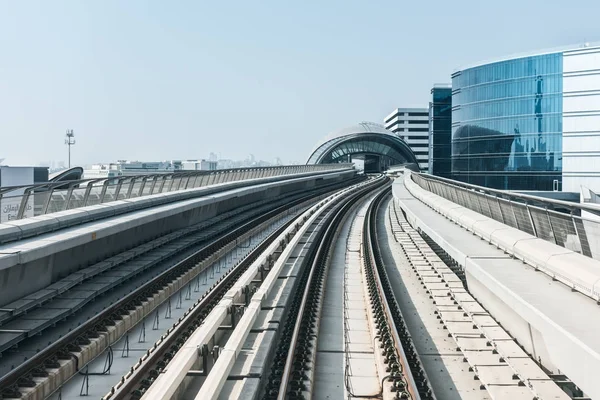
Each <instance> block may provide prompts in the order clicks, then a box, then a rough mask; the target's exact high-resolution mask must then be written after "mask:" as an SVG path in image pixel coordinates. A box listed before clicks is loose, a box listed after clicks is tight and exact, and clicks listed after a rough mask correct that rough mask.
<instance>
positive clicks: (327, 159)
mask: <svg viewBox="0 0 600 400" xmlns="http://www.w3.org/2000/svg"><path fill="white" fill-rule="evenodd" d="M359 154H360V155H375V156H381V157H385V158H388V159H389V161H390V163H388V164H389V165H393V164H406V163H415V164H416V163H417V158H416V157H415V155H414V153H413V152H412V150H411V148H410V147H409V145H408V144H406V142H405V141H404V140H402V139H401V138H400V137H398V136H397V135H395V134H394V133H393V132H390V131H388V130H387V129H385V128H384V127H383V126H381V125H379V124H375V123H373V122H361V123H359V124H356V125H352V126H349V127H347V128H344V129H341V130H339V131H337V132H334V133H332V134H330V135H328V136H326V137H325V138H324V139H322V140H321V141H320V142H319V144H318V145H317V146H316V147H315V148H314V150H313V151H312V153H311V155H310V157H309V158H308V161H307V162H306V163H307V164H328V163H336V162H347V161H348V156H351V155H359Z"/></svg>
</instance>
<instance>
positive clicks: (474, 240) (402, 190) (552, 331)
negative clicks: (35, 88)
mask: <svg viewBox="0 0 600 400" xmlns="http://www.w3.org/2000/svg"><path fill="white" fill-rule="evenodd" d="M409 179H410V177H409V176H408V175H406V176H404V177H402V178H400V179H398V180H397V181H396V182H395V183H394V197H395V199H396V201H397V202H398V205H399V206H400V207H401V208H402V210H403V211H404V212H405V213H406V217H407V220H408V222H410V224H411V226H412V227H413V228H415V229H418V230H419V231H422V232H424V233H425V234H427V235H428V236H429V237H431V238H432V239H433V240H434V241H435V242H436V243H437V244H438V245H439V246H441V247H442V248H443V249H444V250H445V251H446V252H447V253H448V254H449V255H450V256H451V257H452V258H453V259H455V260H456V261H457V262H458V263H459V264H460V265H461V266H462V267H463V268H464V269H465V272H466V276H467V283H468V286H469V290H470V292H471V293H472V294H473V296H474V297H475V298H476V299H477V300H478V301H479V302H480V303H481V304H482V305H483V306H484V307H485V308H486V309H487V310H488V311H489V312H490V314H491V315H492V316H493V317H494V318H495V319H496V320H497V321H498V322H499V323H500V324H502V326H503V327H504V328H505V329H506V330H507V331H508V332H509V333H510V335H511V336H512V337H514V338H515V339H516V340H517V341H518V343H519V344H520V345H521V346H522V347H523V348H524V349H525V350H526V351H527V352H528V353H529V354H531V355H532V356H533V357H534V358H535V359H536V361H538V362H540V363H541V364H542V365H543V366H544V367H545V368H547V369H548V370H549V371H552V372H553V373H559V372H560V373H564V374H566V376H567V377H568V378H569V379H571V380H572V381H573V382H574V383H575V384H576V385H578V386H579V387H580V388H581V389H582V390H583V391H584V392H585V393H586V394H587V395H589V396H591V397H592V398H596V397H598V398H600V385H599V384H598V379H597V374H598V371H600V337H599V336H598V335H597V332H599V331H600V309H599V308H598V306H597V305H596V302H595V301H594V300H592V299H591V298H589V297H586V296H584V295H583V294H580V293H577V292H573V290H572V288H571V287H567V286H566V285H565V284H563V283H561V282H558V281H556V280H553V279H552V278H551V277H550V276H548V275H546V274H544V273H541V272H537V271H536V269H535V268H534V267H531V266H529V265H527V264H525V263H523V262H522V261H520V260H517V259H515V258H513V257H511V255H510V254H506V253H505V251H503V250H500V249H498V247H497V245H491V244H489V243H487V242H486V241H484V240H482V238H480V237H478V236H475V235H474V233H473V232H470V231H469V230H467V229H465V228H463V227H462V226H461V225H458V224H457V223H456V222H453V221H451V220H449V219H447V218H446V217H445V216H444V215H448V212H447V211H446V212H444V214H443V215H441V214H440V213H437V212H435V211H434V210H432V209H431V208H430V207H444V205H445V204H446V203H445V202H447V200H445V199H442V198H440V197H439V196H437V195H434V194H433V193H430V192H427V191H425V190H424V189H422V188H420V187H419V186H417V185H416V184H414V183H413V182H411V181H410V180H409ZM408 188H410V191H409V190H407V189H408ZM413 193H415V194H416V195H417V197H419V198H420V199H421V200H418V199H417V198H415V197H414V196H413ZM450 204H453V205H452V207H453V208H458V207H460V206H458V205H456V204H454V203H450ZM477 218H478V219H480V220H483V219H484V218H485V217H484V216H481V215H480V216H478V217H477ZM494 223H496V224H497V222H496V221H494ZM545 248H546V247H541V248H538V250H539V251H544V249H545ZM505 250H506V249H505ZM562 250H564V249H562ZM550 256H551V254H549V255H548V257H550ZM592 261H593V260H592ZM532 288H535V289H534V290H532ZM593 316H597V317H596V318H594V317H593Z"/></svg>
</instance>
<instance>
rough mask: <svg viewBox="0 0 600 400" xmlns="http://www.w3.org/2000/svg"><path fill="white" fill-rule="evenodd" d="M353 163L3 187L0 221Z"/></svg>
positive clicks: (318, 170) (0, 197) (340, 166)
mask: <svg viewBox="0 0 600 400" xmlns="http://www.w3.org/2000/svg"><path fill="white" fill-rule="evenodd" d="M351 167H352V164H312V165H284V166H277V167H256V168H236V169H224V170H215V171H182V172H172V173H164V174H149V175H136V176H122V177H110V178H96V179H82V180H76V181H64V182H48V183H40V184H35V185H24V186H11V187H4V188H0V223H5V222H9V221H13V220H20V219H24V218H29V217H34V216H38V215H45V214H50V213H54V212H59V211H65V210H72V209H75V208H79V207H86V206H93V205H97V204H105V203H110V202H112V201H117V200H126V199H133V198H136V197H143V196H149V195H154V194H159V193H168V192H174V191H178V190H185V189H193V188H200V187H204V186H210V185H215V184H220V183H226V182H234V181H241V180H246V179H257V178H267V177H274V176H282V175H295V174H302V173H309V172H326V171H333V170H339V169H347V168H351Z"/></svg>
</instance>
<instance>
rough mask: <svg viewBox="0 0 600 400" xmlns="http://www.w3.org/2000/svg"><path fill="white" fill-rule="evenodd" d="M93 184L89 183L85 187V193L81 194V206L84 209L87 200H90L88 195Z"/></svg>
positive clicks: (92, 182)
mask: <svg viewBox="0 0 600 400" xmlns="http://www.w3.org/2000/svg"><path fill="white" fill-rule="evenodd" d="M94 182H95V181H90V182H88V184H87V185H86V186H85V193H84V194H83V206H84V207H85V206H87V205H88V200H89V198H90V193H92V187H93V186H94Z"/></svg>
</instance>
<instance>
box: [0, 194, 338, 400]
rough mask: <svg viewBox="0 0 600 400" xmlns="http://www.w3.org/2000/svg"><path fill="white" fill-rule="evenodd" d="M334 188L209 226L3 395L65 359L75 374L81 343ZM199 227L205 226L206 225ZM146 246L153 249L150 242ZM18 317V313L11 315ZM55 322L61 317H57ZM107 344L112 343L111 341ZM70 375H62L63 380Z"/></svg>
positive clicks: (3, 380)
mask: <svg viewBox="0 0 600 400" xmlns="http://www.w3.org/2000/svg"><path fill="white" fill-rule="evenodd" d="M332 190H337V189H335V188H332V187H327V188H321V189H319V190H317V191H314V192H312V193H310V194H308V195H306V194H300V193H296V194H295V195H293V196H287V197H286V198H284V199H281V200H280V201H279V202H274V203H271V204H266V205H265V204H262V205H261V204H259V207H256V206H254V209H253V208H252V207H249V208H248V210H247V211H245V212H241V213H239V212H238V213H233V215H232V217H233V218H230V219H231V221H230V223H227V224H221V225H222V226H221V229H214V230H212V231H210V233H211V234H212V236H213V238H210V236H206V235H205V236H203V239H202V240H199V241H196V242H194V244H195V245H196V249H195V250H194V251H193V252H191V255H189V256H187V257H185V258H184V259H183V260H181V261H179V262H177V263H175V264H174V265H172V266H171V267H169V268H167V269H166V270H164V271H163V272H161V273H159V274H157V275H156V276H153V277H152V278H151V279H149V280H148V281H146V282H144V283H143V284H141V285H139V283H138V286H134V287H132V289H131V291H130V293H129V294H127V295H126V296H124V297H123V298H121V299H119V300H118V301H116V302H115V303H113V304H111V305H110V306H109V307H107V308H106V309H105V310H103V311H102V312H100V313H98V314H97V315H96V316H94V317H92V318H90V319H89V320H88V321H87V322H86V323H84V324H82V325H80V326H79V327H77V328H75V329H73V330H70V331H69V332H68V333H66V334H65V335H64V336H62V337H61V338H60V339H59V340H56V341H54V342H52V343H49V345H48V346H46V347H45V348H43V349H40V350H38V351H37V353H36V354H35V355H34V356H33V357H30V358H27V357H25V361H24V362H22V363H20V364H19V365H18V366H16V367H15V368H13V369H12V370H11V371H10V372H9V373H7V374H5V375H4V376H2V377H0V390H1V392H0V393H1V394H2V397H3V398H18V397H21V395H22V394H21V391H22V389H21V388H28V390H31V389H32V388H34V387H35V386H36V385H37V382H38V381H39V379H40V378H42V379H43V378H46V377H48V370H49V369H50V370H52V369H56V368H60V367H61V366H62V364H63V362H62V361H61V360H73V361H74V369H73V370H72V371H71V372H70V375H72V374H74V373H77V371H79V370H80V369H81V367H82V366H83V364H84V363H85V362H87V361H89V359H87V360H86V359H84V358H83V353H81V352H82V348H83V347H85V346H86V345H89V344H90V342H91V341H92V340H94V339H95V338H98V336H99V335H101V334H102V333H106V332H107V330H108V329H110V327H114V326H115V325H116V324H118V322H119V321H121V320H122V319H123V317H124V316H126V315H129V314H130V313H132V312H135V310H136V309H137V308H139V307H140V305H141V304H142V303H143V302H144V301H145V300H146V299H149V298H152V297H153V296H155V295H156V294H157V293H159V292H160V291H161V290H163V288H169V286H170V285H172V282H175V281H178V280H179V281H180V280H181V278H182V277H184V278H186V279H191V278H192V277H191V273H192V270H193V269H198V268H197V267H198V265H199V264H202V262H203V261H206V260H208V259H209V258H210V257H211V255H213V254H215V253H216V252H219V251H222V250H223V249H224V248H226V247H228V246H229V247H231V245H232V243H233V244H234V245H235V243H237V240H238V239H239V238H240V237H243V236H244V235H245V234H246V235H247V234H248V233H249V232H252V231H253V230H255V229H256V228H257V227H258V226H260V225H261V224H265V223H267V222H268V221H270V220H272V219H273V218H276V217H277V216H278V215H281V214H282V213H286V212H287V210H289V209H291V208H292V207H296V206H300V205H303V204H309V203H310V202H311V201H314V198H318V197H319V196H323V195H324V194H325V193H327V192H331V191H332ZM242 211H243V210H242ZM201 228H206V227H205V226H203V227H201ZM199 229H200V228H199ZM188 236H189V235H188ZM215 236H216V237H215ZM146 247H148V249H152V246H146ZM187 247H189V246H187ZM184 249H185V247H184ZM188 254H189V253H188ZM90 295H92V294H90ZM94 295H95V294H94ZM16 318H17V317H14V318H13V319H16ZM57 323H61V322H60V321H57ZM113 339H114V338H113ZM112 341H114V340H112ZM107 346H108V347H110V343H107ZM77 354H79V355H77ZM70 375H67V376H66V377H62V378H63V382H64V380H66V378H68V376H70ZM46 395H47V393H46Z"/></svg>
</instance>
